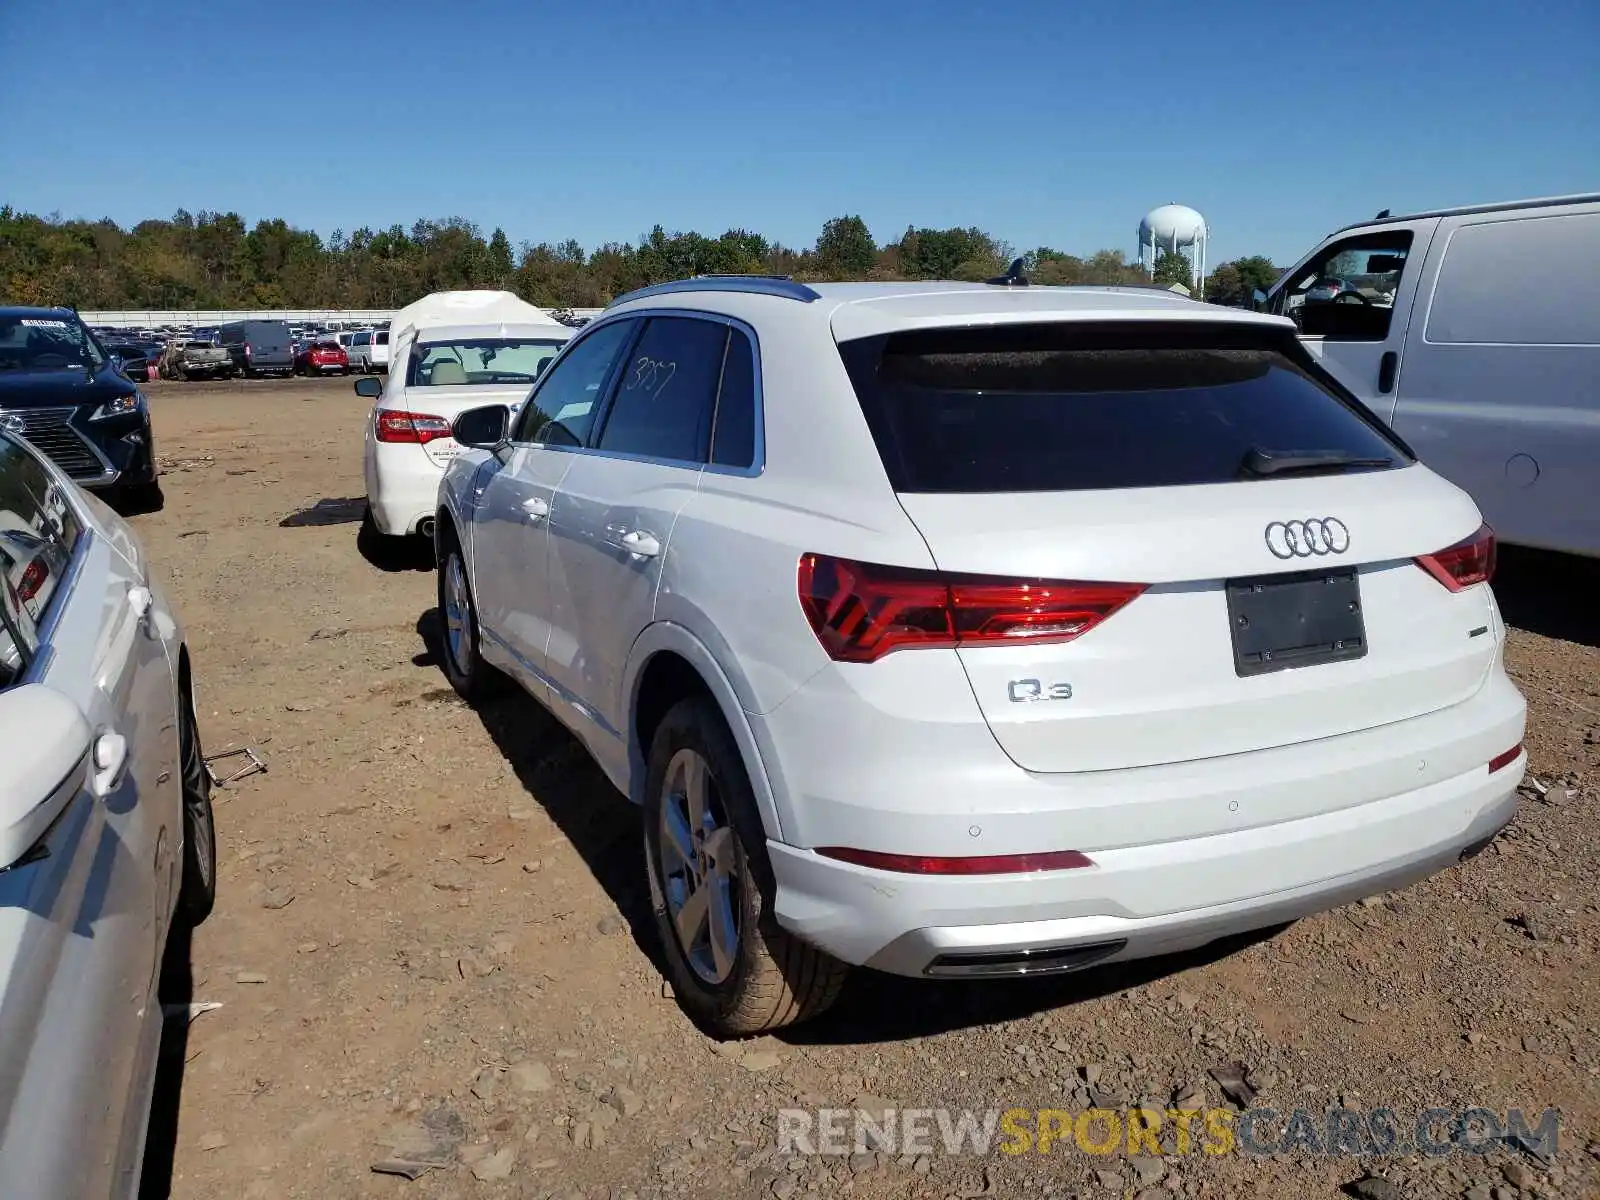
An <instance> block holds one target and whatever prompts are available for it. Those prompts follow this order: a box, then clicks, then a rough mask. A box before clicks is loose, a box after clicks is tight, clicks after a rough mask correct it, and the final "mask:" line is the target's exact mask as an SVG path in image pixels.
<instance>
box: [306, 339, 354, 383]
mask: <svg viewBox="0 0 1600 1200" xmlns="http://www.w3.org/2000/svg"><path fill="white" fill-rule="evenodd" d="M294 369H295V373H296V374H299V375H332V374H335V373H337V374H340V375H348V374H350V356H349V355H348V354H346V353H345V352H344V347H343V346H341V345H339V343H338V342H313V343H312V344H311V345H309V346H302V347H301V348H300V352H299V353H298V354H296V355H295V356H294Z"/></svg>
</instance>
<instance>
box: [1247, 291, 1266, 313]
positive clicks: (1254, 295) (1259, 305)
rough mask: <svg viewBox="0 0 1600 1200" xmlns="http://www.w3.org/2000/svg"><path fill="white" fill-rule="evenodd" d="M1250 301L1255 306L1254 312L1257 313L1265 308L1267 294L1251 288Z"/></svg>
mask: <svg viewBox="0 0 1600 1200" xmlns="http://www.w3.org/2000/svg"><path fill="white" fill-rule="evenodd" d="M1250 301H1251V303H1253V304H1254V305H1255V306H1256V311H1257V312H1259V311H1260V310H1261V309H1263V308H1265V307H1266V306H1267V294H1266V293H1265V292H1263V291H1262V290H1261V289H1260V288H1251V289H1250Z"/></svg>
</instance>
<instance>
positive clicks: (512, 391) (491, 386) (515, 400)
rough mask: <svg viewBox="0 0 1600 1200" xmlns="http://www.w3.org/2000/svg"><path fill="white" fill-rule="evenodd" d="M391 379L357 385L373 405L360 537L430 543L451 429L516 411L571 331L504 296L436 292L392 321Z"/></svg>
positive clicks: (451, 454)
mask: <svg viewBox="0 0 1600 1200" xmlns="http://www.w3.org/2000/svg"><path fill="white" fill-rule="evenodd" d="M391 328H392V330H393V336H392V337H391V339H390V341H391V344H392V345H393V348H394V353H395V358H394V366H393V369H392V370H390V372H389V374H388V377H387V378H386V379H382V380H380V379H377V378H365V379H358V380H356V384H355V390H356V394H357V395H358V396H365V397H367V398H369V399H372V400H375V401H376V404H374V406H373V410H372V416H371V418H370V419H369V420H368V422H367V430H366V448H365V454H364V456H363V465H364V472H365V475H366V482H367V517H366V523H365V529H364V532H365V533H367V534H369V535H370V534H372V533H379V534H385V535H389V536H394V537H404V536H406V535H409V534H421V535H422V536H424V537H431V536H432V534H433V518H434V513H435V512H436V511H437V497H438V491H439V480H440V479H441V478H443V477H444V471H445V468H446V467H447V466H449V465H450V461H451V459H453V458H455V456H456V455H457V454H459V453H460V451H461V448H460V447H459V446H458V445H457V444H456V441H455V439H454V438H453V437H451V435H450V422H451V421H452V420H454V419H455V418H456V416H457V415H459V414H460V413H462V412H465V411H466V410H467V409H469V408H477V407H479V406H480V405H484V404H504V405H506V406H508V407H511V408H515V407H517V406H518V405H520V404H521V402H522V400H523V399H524V398H525V397H526V396H527V394H528V392H529V390H530V389H531V388H532V387H533V383H534V381H535V380H536V379H537V378H538V377H539V374H540V373H541V372H542V371H543V370H544V368H545V366H546V365H547V364H548V363H549V362H550V360H551V359H553V358H554V357H555V356H556V355H557V354H558V353H560V351H561V348H562V347H563V346H564V345H566V343H567V340H568V339H569V338H570V337H571V336H572V330H571V329H569V328H568V327H567V326H565V325H562V324H561V323H560V322H558V321H555V320H553V319H551V318H550V317H548V316H546V315H545V314H544V313H543V312H542V311H541V310H540V309H538V308H535V307H534V306H533V305H531V304H527V303H525V302H524V301H522V300H519V299H518V298H517V297H515V296H512V295H510V294H509V293H505V292H439V293H435V294H434V295H432V296H427V297H424V298H423V299H422V300H419V301H418V302H417V303H416V304H415V305H412V306H411V307H410V308H408V309H405V310H403V311H402V312H401V313H399V314H398V315H397V316H396V317H395V321H394V325H393V326H392V327H391Z"/></svg>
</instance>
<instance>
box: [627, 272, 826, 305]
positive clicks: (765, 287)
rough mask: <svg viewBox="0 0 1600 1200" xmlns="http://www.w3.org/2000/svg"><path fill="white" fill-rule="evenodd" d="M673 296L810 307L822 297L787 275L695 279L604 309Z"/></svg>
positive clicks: (661, 285)
mask: <svg viewBox="0 0 1600 1200" xmlns="http://www.w3.org/2000/svg"><path fill="white" fill-rule="evenodd" d="M677 292H746V293H749V294H752V295H756V296H779V297H782V298H783V299H785V300H798V301H800V302H801V303H802V304H810V303H811V302H812V301H813V300H820V299H822V296H821V295H820V294H819V293H818V292H815V291H813V290H812V289H811V288H808V287H807V286H806V285H805V284H803V283H796V282H795V281H794V280H793V279H791V278H790V277H789V276H787V275H696V276H693V277H692V278H689V279H674V280H672V281H671V282H669V283H657V284H654V285H652V286H650V287H642V288H639V289H637V290H636V291H632V292H627V293H625V294H624V295H621V296H618V297H617V298H616V299H615V300H613V301H612V302H611V303H610V304H608V305H606V307H607V308H608V309H610V308H615V307H616V306H617V305H619V304H622V303H625V302H626V301H629V300H642V299H644V298H645V297H646V296H670V295H673V294H675V293H677Z"/></svg>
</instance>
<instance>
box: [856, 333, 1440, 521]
mask: <svg viewBox="0 0 1600 1200" xmlns="http://www.w3.org/2000/svg"><path fill="white" fill-rule="evenodd" d="M839 352H840V354H841V356H842V357H843V359H844V363H845V367H846V369H847V370H848V372H849V374H850V379H851V382H852V384H853V385H854V387H855V391H856V395H857V397H858V398H859V399H860V401H861V407H862V410H863V411H864V413H865V414H866V418H867V423H868V425H869V426H870V427H871V430H872V436H873V439H874V440H875V441H876V443H877V446H878V452H879V454H880V455H881V456H882V458H883V463H884V467H885V469H886V470H887V471H888V473H889V477H890V481H891V482H892V483H893V484H894V487H895V490H896V491H901V492H1046V491H1050V492H1054V491H1076V490H1087V489H1098V488H1137V487H1177V486H1181V485H1184V484H1208V483H1224V482H1229V481H1233V480H1244V479H1251V478H1257V477H1259V473H1258V472H1257V471H1256V470H1254V469H1253V468H1252V466H1251V465H1250V464H1252V463H1259V462H1260V461H1262V458H1263V456H1265V457H1268V458H1272V459H1276V460H1278V461H1280V462H1282V461H1286V460H1288V459H1290V458H1303V457H1311V456H1315V457H1318V458H1345V459H1355V460H1385V459H1387V460H1389V461H1390V462H1391V463H1392V464H1393V465H1395V466H1400V465H1404V464H1405V463H1407V462H1409V461H1410V459H1409V457H1408V456H1407V455H1406V453H1405V451H1404V449H1403V448H1402V447H1401V446H1400V445H1399V444H1398V443H1397V442H1395V441H1393V440H1391V437H1390V436H1389V435H1388V434H1387V433H1386V431H1385V430H1384V428H1383V426H1382V425H1381V423H1380V422H1379V421H1378V420H1377V418H1376V417H1374V416H1372V414H1371V413H1369V412H1367V411H1366V410H1365V409H1363V408H1361V406H1360V405H1359V404H1358V403H1357V402H1356V401H1355V400H1354V399H1353V398H1350V397H1346V396H1345V395H1343V393H1341V392H1339V391H1337V390H1336V388H1337V385H1335V384H1334V383H1333V382H1332V381H1331V380H1330V379H1327V378H1326V377H1325V376H1323V375H1321V374H1320V372H1318V373H1316V374H1313V372H1317V368H1315V367H1314V366H1312V365H1311V363H1310V361H1309V360H1308V359H1307V358H1306V357H1305V355H1304V351H1302V350H1301V349H1300V348H1299V346H1298V344H1297V343H1296V342H1295V340H1294V338H1293V337H1292V336H1286V337H1276V336H1274V335H1273V334H1272V332H1271V331H1263V330H1259V329H1251V328H1248V327H1244V326H1227V325H1209V324H1208V325H1207V326H1198V327H1197V326H1196V325H1190V324H1185V325H1177V324H1173V325H1156V324H1151V323H1142V324H1137V325H1133V324H1122V325H1108V324H1087V323H1073V324H1055V325H1014V326H1003V327H999V328H985V329H973V328H963V329H930V330H916V331H912V332H907V333H898V334H890V335H887V336H884V337H875V338H864V339H861V340H858V341H850V342H843V343H841V344H840V346H839ZM1323 469H1341V470H1356V469H1377V468H1376V467H1374V466H1356V465H1351V466H1347V467H1328V468H1323Z"/></svg>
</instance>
